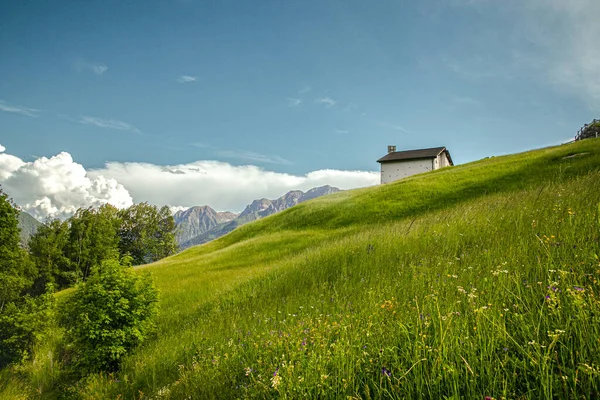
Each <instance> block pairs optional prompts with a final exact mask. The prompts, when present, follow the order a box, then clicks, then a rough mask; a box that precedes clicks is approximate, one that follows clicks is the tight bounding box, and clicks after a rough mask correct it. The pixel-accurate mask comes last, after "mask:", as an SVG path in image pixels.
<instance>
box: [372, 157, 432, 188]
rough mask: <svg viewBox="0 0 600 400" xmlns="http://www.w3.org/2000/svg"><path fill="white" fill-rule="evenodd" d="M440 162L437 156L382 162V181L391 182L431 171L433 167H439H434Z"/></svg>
mask: <svg viewBox="0 0 600 400" xmlns="http://www.w3.org/2000/svg"><path fill="white" fill-rule="evenodd" d="M438 163H439V161H438V159H437V158H429V159H422V160H404V161H395V162H394V161H391V162H385V163H381V183H389V182H393V181H396V180H398V179H402V178H406V177H407V176H411V175H415V174H420V173H422V172H427V171H431V170H432V168H434V169H437V168H439V167H437V166H436V167H434V165H436V164H438Z"/></svg>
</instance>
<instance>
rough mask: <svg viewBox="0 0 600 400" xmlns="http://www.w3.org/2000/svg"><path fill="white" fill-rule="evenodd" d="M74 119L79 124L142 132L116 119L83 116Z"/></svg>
mask: <svg viewBox="0 0 600 400" xmlns="http://www.w3.org/2000/svg"><path fill="white" fill-rule="evenodd" d="M76 121H77V122H79V123H80V124H84V125H95V126H97V127H100V128H108V129H117V130H120V131H129V132H134V133H142V131H140V130H139V129H138V128H136V127H135V126H133V125H131V124H128V123H127V122H123V121H119V120H116V119H104V118H97V117H89V116H85V117H81V118H79V119H77V120H76Z"/></svg>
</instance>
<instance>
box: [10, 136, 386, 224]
mask: <svg viewBox="0 0 600 400" xmlns="http://www.w3.org/2000/svg"><path fill="white" fill-rule="evenodd" d="M0 150H1V151H0V185H2V188H3V190H4V191H5V192H7V193H8V194H9V195H10V196H11V197H12V198H13V199H14V200H15V202H16V203H17V204H18V205H19V206H21V207H22V208H23V209H24V210H25V211H27V212H29V213H31V214H32V215H34V216H35V217H36V218H38V219H44V218H47V217H52V218H66V217H68V216H70V215H71V214H72V213H74V212H75V211H76V210H77V209H78V208H79V207H89V206H99V205H101V204H105V203H109V204H112V205H114V206H116V207H119V208H124V207H128V206H130V205H131V204H133V203H134V202H136V203H138V202H144V201H147V202H149V203H151V204H155V205H159V206H161V205H169V206H171V207H172V208H174V209H180V208H182V207H191V206H195V205H210V206H212V207H213V208H215V209H218V210H229V211H241V210H242V209H243V208H244V207H245V206H246V205H247V204H248V203H249V202H251V201H252V200H254V199H257V198H263V197H266V198H277V197H279V196H281V195H283V194H284V193H286V192H288V191H290V190H294V189H299V190H305V191H306V190H308V189H310V188H313V187H317V186H323V185H331V186H335V187H338V188H340V189H353V188H358V187H365V186H371V185H376V184H377V183H378V182H379V173H377V172H370V171H340V170H329V169H326V170H318V171H312V172H309V173H307V174H306V175H291V174H286V173H280V172H274V171H268V170H265V169H263V168H260V167H257V166H254V165H244V166H234V165H231V164H229V163H226V162H220V161H195V162H193V163H189V164H181V165H172V166H161V165H154V164H148V163H136V162H129V163H118V162H109V163H107V164H106V165H105V166H104V168H100V169H90V170H86V169H85V168H84V167H83V166H82V165H81V164H79V163H77V162H75V161H74V160H73V158H72V157H71V155H70V154H69V153H66V152H61V153H59V154H57V155H55V156H53V157H50V158H46V157H40V158H38V159H36V160H35V161H32V162H25V161H23V160H22V159H20V158H19V157H16V156H13V155H10V154H7V153H5V149H4V147H3V146H2V145H0Z"/></svg>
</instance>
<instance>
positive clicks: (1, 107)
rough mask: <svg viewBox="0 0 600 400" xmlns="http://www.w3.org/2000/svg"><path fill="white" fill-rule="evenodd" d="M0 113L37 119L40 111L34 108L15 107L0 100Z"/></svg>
mask: <svg viewBox="0 0 600 400" xmlns="http://www.w3.org/2000/svg"><path fill="white" fill-rule="evenodd" d="M0 111H4V112H9V113H15V114H21V115H26V116H28V117H34V118H35V117H37V116H38V113H39V112H40V110H36V109H35V108H29V107H23V106H17V105H14V104H8V103H6V102H5V101H2V100H0Z"/></svg>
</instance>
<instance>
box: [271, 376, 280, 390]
mask: <svg viewBox="0 0 600 400" xmlns="http://www.w3.org/2000/svg"><path fill="white" fill-rule="evenodd" d="M275 374H276V375H273V377H272V378H271V386H272V387H273V389H277V386H279V384H280V383H281V377H280V376H279V375H277V372H275Z"/></svg>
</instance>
